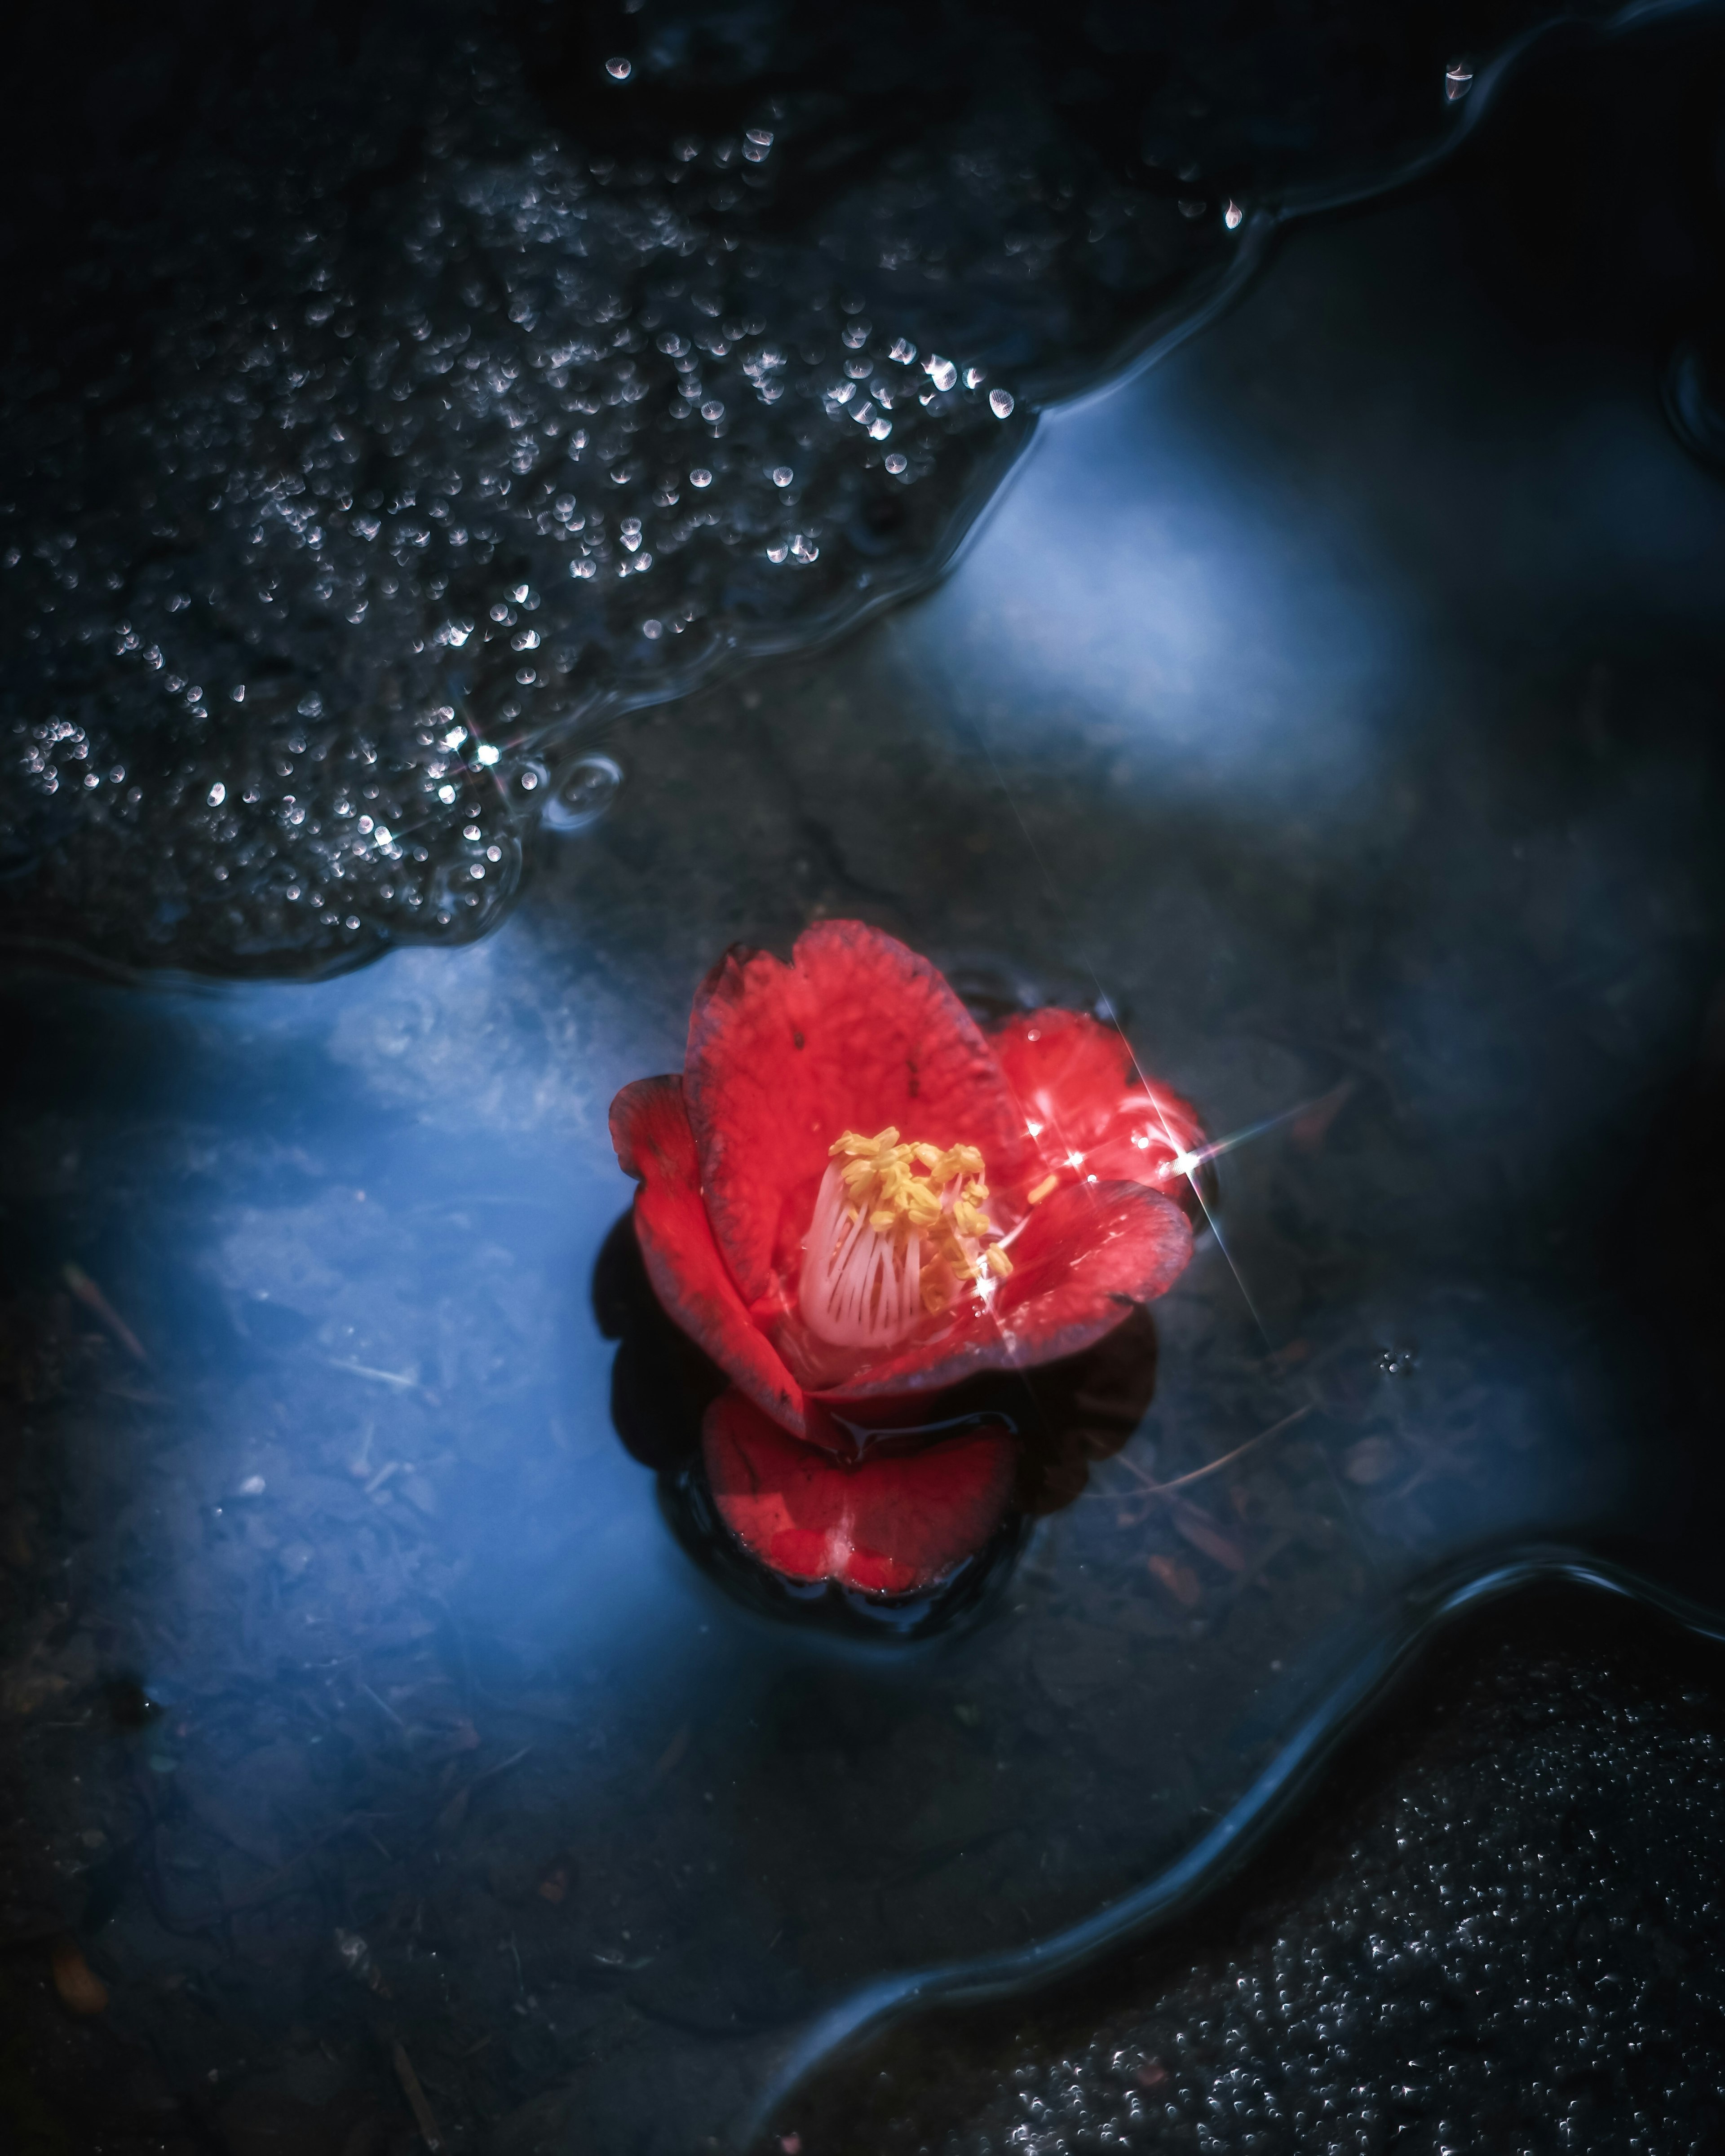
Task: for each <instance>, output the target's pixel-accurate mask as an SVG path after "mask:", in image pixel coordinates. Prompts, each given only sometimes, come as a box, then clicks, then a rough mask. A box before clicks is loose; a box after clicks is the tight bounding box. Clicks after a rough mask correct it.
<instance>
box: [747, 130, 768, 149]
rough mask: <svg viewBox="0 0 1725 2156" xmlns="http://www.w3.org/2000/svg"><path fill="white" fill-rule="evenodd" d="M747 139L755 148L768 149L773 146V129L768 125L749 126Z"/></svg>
mask: <svg viewBox="0 0 1725 2156" xmlns="http://www.w3.org/2000/svg"><path fill="white" fill-rule="evenodd" d="M748 140H749V141H751V142H752V143H753V144H754V145H755V146H756V147H757V149H761V150H770V149H771V148H772V147H773V130H772V129H771V128H770V127H751V128H750V130H749V131H748Z"/></svg>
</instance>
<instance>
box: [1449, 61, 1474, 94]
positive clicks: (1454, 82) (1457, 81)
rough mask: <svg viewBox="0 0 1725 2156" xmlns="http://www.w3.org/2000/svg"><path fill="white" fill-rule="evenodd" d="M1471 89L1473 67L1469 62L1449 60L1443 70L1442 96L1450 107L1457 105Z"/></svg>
mask: <svg viewBox="0 0 1725 2156" xmlns="http://www.w3.org/2000/svg"><path fill="white" fill-rule="evenodd" d="M1472 88H1473V65H1472V63H1471V61H1469V60H1451V61H1450V64H1449V66H1448V67H1447V68H1445V70H1444V95H1445V99H1446V100H1448V102H1449V103H1450V104H1451V105H1459V104H1460V103H1461V100H1462V99H1463V98H1464V97H1466V95H1467V93H1468V92H1469V90H1471V89H1472Z"/></svg>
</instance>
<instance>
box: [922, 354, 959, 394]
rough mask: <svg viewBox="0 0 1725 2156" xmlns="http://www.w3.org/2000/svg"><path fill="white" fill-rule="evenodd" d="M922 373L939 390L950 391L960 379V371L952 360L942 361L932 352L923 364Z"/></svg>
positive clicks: (938, 355)
mask: <svg viewBox="0 0 1725 2156" xmlns="http://www.w3.org/2000/svg"><path fill="white" fill-rule="evenodd" d="M922 371H923V372H924V373H925V374H926V375H927V377H928V378H929V380H930V381H931V382H933V384H934V386H935V388H937V389H950V388H952V385H953V383H954V382H957V379H958V370H957V367H954V366H953V364H952V361H951V360H950V359H942V357H941V356H940V354H939V353H938V352H930V354H929V355H928V357H927V359H925V360H924V361H923V362H922Z"/></svg>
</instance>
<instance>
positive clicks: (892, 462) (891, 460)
mask: <svg viewBox="0 0 1725 2156" xmlns="http://www.w3.org/2000/svg"><path fill="white" fill-rule="evenodd" d="M910 461H911V460H910V459H909V458H908V457H907V456H906V454H904V452H903V450H902V449H893V450H891V451H889V453H888V454H887V459H886V469H887V470H888V471H890V472H891V474H892V475H893V477H894V478H895V479H896V478H897V477H898V475H899V474H900V473H901V471H902V470H904V469H905V467H906V465H908V464H909V463H910Z"/></svg>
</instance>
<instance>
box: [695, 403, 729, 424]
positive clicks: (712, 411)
mask: <svg viewBox="0 0 1725 2156" xmlns="http://www.w3.org/2000/svg"><path fill="white" fill-rule="evenodd" d="M724 416H725V408H724V406H723V405H722V404H721V403H720V402H719V400H718V398H716V397H712V398H708V400H707V402H706V403H705V404H703V405H702V406H701V418H703V419H705V420H706V423H707V424H708V425H709V426H710V427H712V426H716V425H717V424H718V423H719V421H720V420H721V419H722V418H724Z"/></svg>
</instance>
